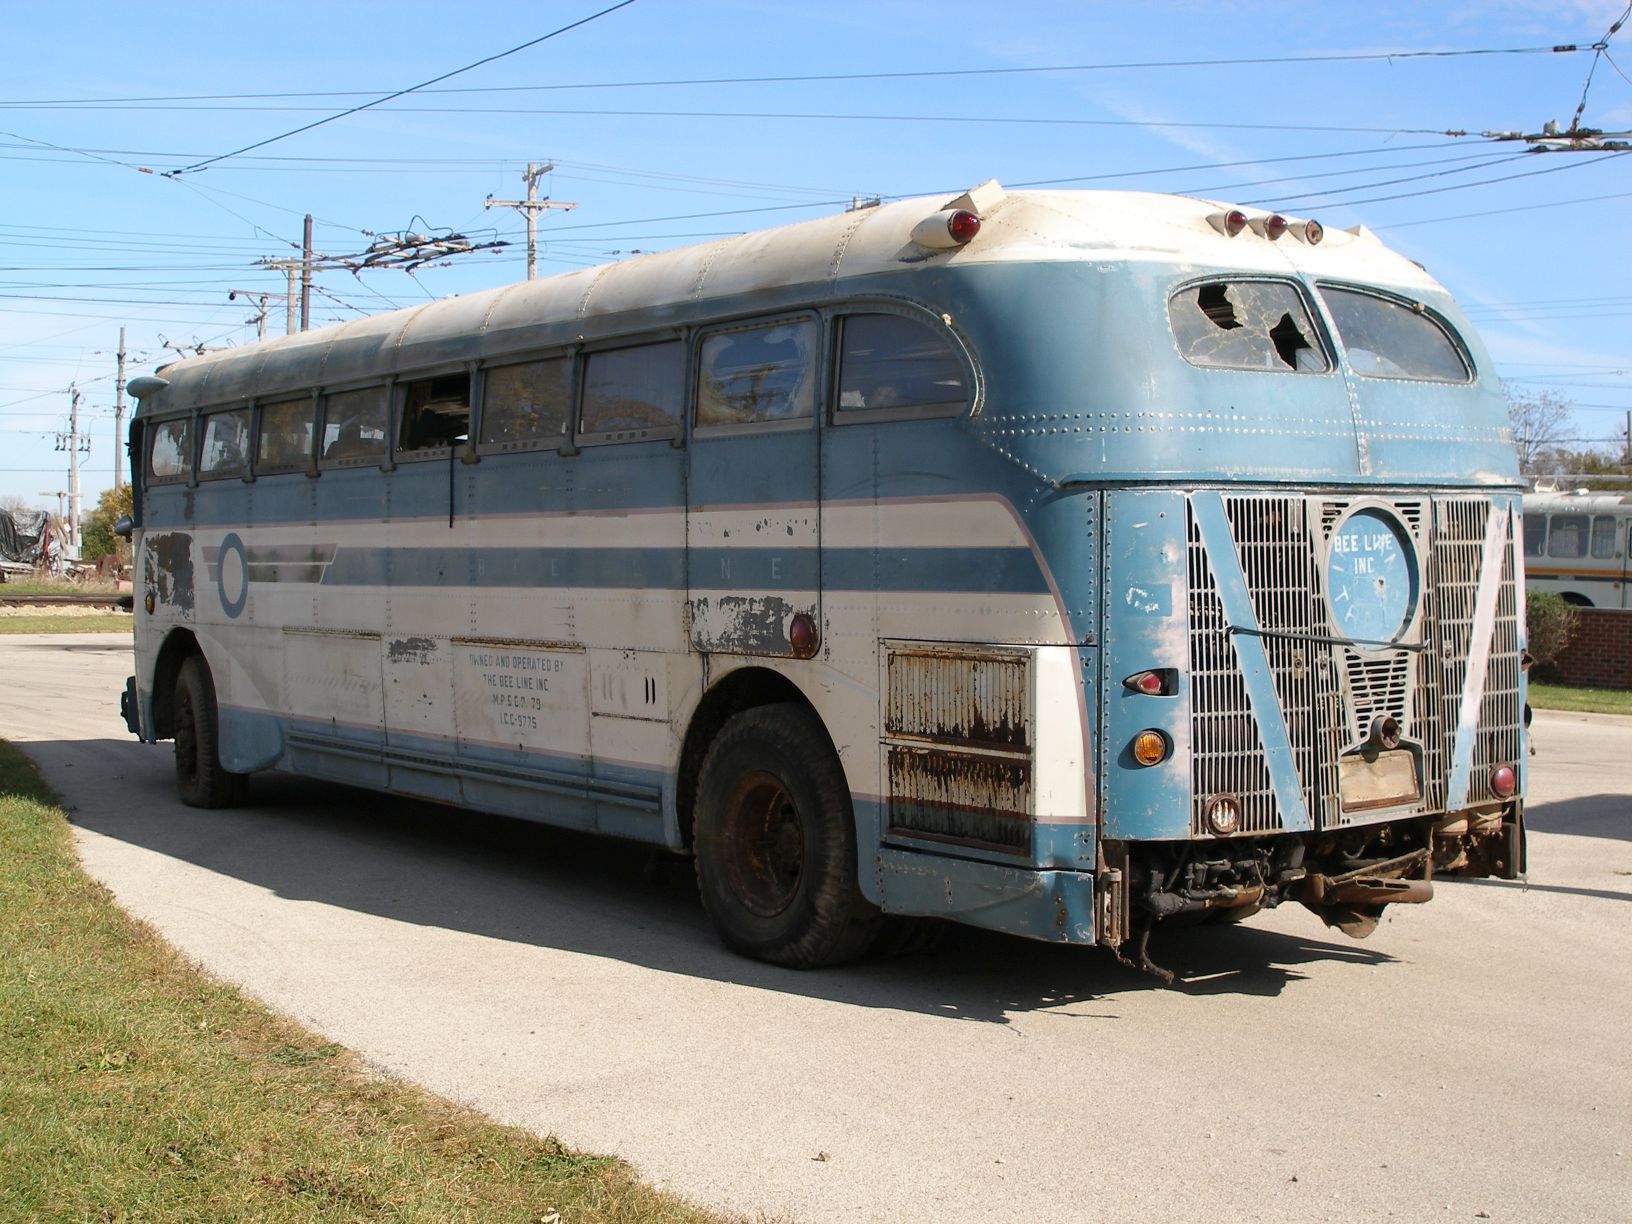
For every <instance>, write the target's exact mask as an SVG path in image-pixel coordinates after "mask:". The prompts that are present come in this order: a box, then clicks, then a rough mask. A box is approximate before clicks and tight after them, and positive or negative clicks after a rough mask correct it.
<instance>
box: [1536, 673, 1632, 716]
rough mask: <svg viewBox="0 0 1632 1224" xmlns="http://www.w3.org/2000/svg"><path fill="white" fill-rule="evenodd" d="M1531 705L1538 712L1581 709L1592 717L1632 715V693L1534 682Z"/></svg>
mask: <svg viewBox="0 0 1632 1224" xmlns="http://www.w3.org/2000/svg"><path fill="white" fill-rule="evenodd" d="M1530 704H1531V705H1532V706H1534V707H1535V708H1536V709H1538V710H1580V711H1584V712H1586V713H1588V714H1629V715H1632V692H1626V691H1623V690H1620V689H1591V688H1569V687H1567V686H1565V685H1562V684H1537V683H1536V682H1535V681H1534V680H1532V681H1531V682H1530Z"/></svg>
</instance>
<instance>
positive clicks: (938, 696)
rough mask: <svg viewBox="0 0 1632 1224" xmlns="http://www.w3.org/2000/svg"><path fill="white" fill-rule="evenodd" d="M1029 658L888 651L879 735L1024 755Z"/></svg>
mask: <svg viewBox="0 0 1632 1224" xmlns="http://www.w3.org/2000/svg"><path fill="white" fill-rule="evenodd" d="M1030 672H1031V660H1030V658H1029V656H1027V655H1025V654H1022V653H999V652H995V651H971V652H960V653H957V654H952V653H947V652H944V651H934V650H892V651H891V652H890V656H889V708H888V710H887V711H886V719H885V732H886V734H888V735H892V736H910V737H912V738H921V739H931V740H935V741H937V742H938V743H955V744H964V745H968V746H970V747H992V748H1002V749H1008V750H1012V751H1025V750H1026V749H1028V748H1029V747H1030V743H1031V736H1030V728H1029V723H1030V717H1029V715H1030V704H1031V694H1030V687H1031V686H1030Z"/></svg>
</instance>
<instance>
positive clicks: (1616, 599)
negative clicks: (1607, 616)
mask: <svg viewBox="0 0 1632 1224" xmlns="http://www.w3.org/2000/svg"><path fill="white" fill-rule="evenodd" d="M1629 528H1632V496H1628V495H1620V494H1615V493H1588V492H1586V491H1585V490H1582V491H1580V492H1577V493H1560V492H1556V491H1554V492H1549V493H1542V492H1536V493H1531V494H1528V495H1527V496H1526V497H1525V499H1524V568H1525V579H1526V584H1527V589H1528V590H1531V591H1539V592H1542V593H1547V594H1553V595H1561V596H1563V597H1564V598H1565V599H1566V600H1568V601H1569V602H1570V603H1572V604H1575V605H1576V606H1577V607H1581V608H1632V597H1629V596H1628V592H1627V584H1628V582H1632V569H1629V568H1628V566H1629V552H1628V543H1629V541H1628V539H1627V531H1628V529H1629Z"/></svg>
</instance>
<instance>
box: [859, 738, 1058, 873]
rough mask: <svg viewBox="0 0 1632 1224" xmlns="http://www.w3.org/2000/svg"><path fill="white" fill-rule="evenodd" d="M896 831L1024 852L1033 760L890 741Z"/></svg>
mask: <svg viewBox="0 0 1632 1224" xmlns="http://www.w3.org/2000/svg"><path fill="white" fill-rule="evenodd" d="M889 772H890V808H889V827H890V829H891V831H892V832H898V833H905V834H908V835H910V836H914V837H930V838H936V839H949V840H953V841H959V842H972V843H977V844H980V845H984V846H992V847H995V848H998V849H1002V850H1009V851H1018V852H1022V853H1023V852H1025V851H1027V850H1029V849H1030V848H1031V819H1030V809H1031V761H1030V760H1029V759H1027V758H1023V757H1009V756H984V755H980V754H976V753H972V752H957V751H953V750H949V749H931V748H913V747H906V746H903V745H893V744H892V745H891V746H890V750H889Z"/></svg>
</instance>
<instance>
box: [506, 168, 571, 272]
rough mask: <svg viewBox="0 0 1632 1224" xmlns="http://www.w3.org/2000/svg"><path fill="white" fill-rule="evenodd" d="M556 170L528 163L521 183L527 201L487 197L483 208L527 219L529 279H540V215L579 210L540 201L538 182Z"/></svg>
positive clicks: (545, 198) (569, 204) (561, 203)
mask: <svg viewBox="0 0 1632 1224" xmlns="http://www.w3.org/2000/svg"><path fill="white" fill-rule="evenodd" d="M554 169H555V163H554V162H545V163H544V164H543V165H542V166H540V165H537V164H535V163H534V162H528V163H527V173H526V174H524V175H522V176H521V181H522V182H524V183H526V184H527V198H526V199H525V200H495V199H494V198H493V197H492V196H488V197H487V202H486V203H484V204H483V205H482V207H483V208H513V209H515V210H516V211H517V212H519V213H521V215H522V216H524V217H526V218H527V279H528V280H537V279H538V214H539V213H541V212H545V211H546V210H548V209H551V208H559V209H561V210H562V211H563V212H570V211H571V210H572V209H574V208H577V207H578V205H577V204H575V203H568V202H566V201H562V202H560V203H557V202H555V201H553V200H551V199H550V198H549V197H548V196H545V197H544V198H543V199H539V196H538V180H539V179H541V178H543V177H544V176H545V175H546V174H548V173H549V172H550V171H552V170H554Z"/></svg>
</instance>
